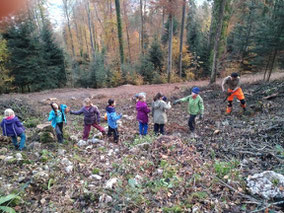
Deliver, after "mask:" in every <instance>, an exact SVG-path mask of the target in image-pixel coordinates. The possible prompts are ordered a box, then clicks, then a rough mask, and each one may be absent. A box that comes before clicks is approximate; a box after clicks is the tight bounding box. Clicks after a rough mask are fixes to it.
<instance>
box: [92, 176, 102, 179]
mask: <svg viewBox="0 0 284 213" xmlns="http://www.w3.org/2000/svg"><path fill="white" fill-rule="evenodd" d="M90 177H91V178H92V179H96V180H101V179H102V177H101V176H100V175H91V176H90Z"/></svg>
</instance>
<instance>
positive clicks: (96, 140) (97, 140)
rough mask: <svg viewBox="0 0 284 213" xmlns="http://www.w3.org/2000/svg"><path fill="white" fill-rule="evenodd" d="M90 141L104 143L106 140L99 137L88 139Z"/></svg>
mask: <svg viewBox="0 0 284 213" xmlns="http://www.w3.org/2000/svg"><path fill="white" fill-rule="evenodd" d="M88 143H92V144H96V143H104V141H103V140H100V139H97V138H92V139H89V140H88Z"/></svg>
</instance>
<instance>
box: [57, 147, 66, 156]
mask: <svg viewBox="0 0 284 213" xmlns="http://www.w3.org/2000/svg"><path fill="white" fill-rule="evenodd" d="M65 152H66V150H65V149H58V150H57V154H58V155H59V156H63V155H64V154H65Z"/></svg>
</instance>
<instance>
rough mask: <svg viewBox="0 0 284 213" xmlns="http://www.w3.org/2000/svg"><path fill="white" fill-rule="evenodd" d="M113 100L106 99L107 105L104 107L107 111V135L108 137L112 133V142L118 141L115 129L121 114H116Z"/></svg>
mask: <svg viewBox="0 0 284 213" xmlns="http://www.w3.org/2000/svg"><path fill="white" fill-rule="evenodd" d="M114 107H115V102H114V100H113V99H109V100H108V106H107V107H106V111H107V123H108V133H107V135H108V136H109V137H110V136H111V135H112V133H113V134H114V135H113V138H114V142H115V143H118V138H119V135H118V129H117V120H119V119H120V118H121V117H122V115H121V114H120V115H117V114H116V112H115V108H114Z"/></svg>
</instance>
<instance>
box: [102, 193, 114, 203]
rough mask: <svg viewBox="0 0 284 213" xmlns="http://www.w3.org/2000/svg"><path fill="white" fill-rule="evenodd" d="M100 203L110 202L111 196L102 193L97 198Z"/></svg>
mask: <svg viewBox="0 0 284 213" xmlns="http://www.w3.org/2000/svg"><path fill="white" fill-rule="evenodd" d="M99 201H100V203H111V202H112V197H111V196H109V195H106V194H103V195H101V196H100V198H99Z"/></svg>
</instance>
